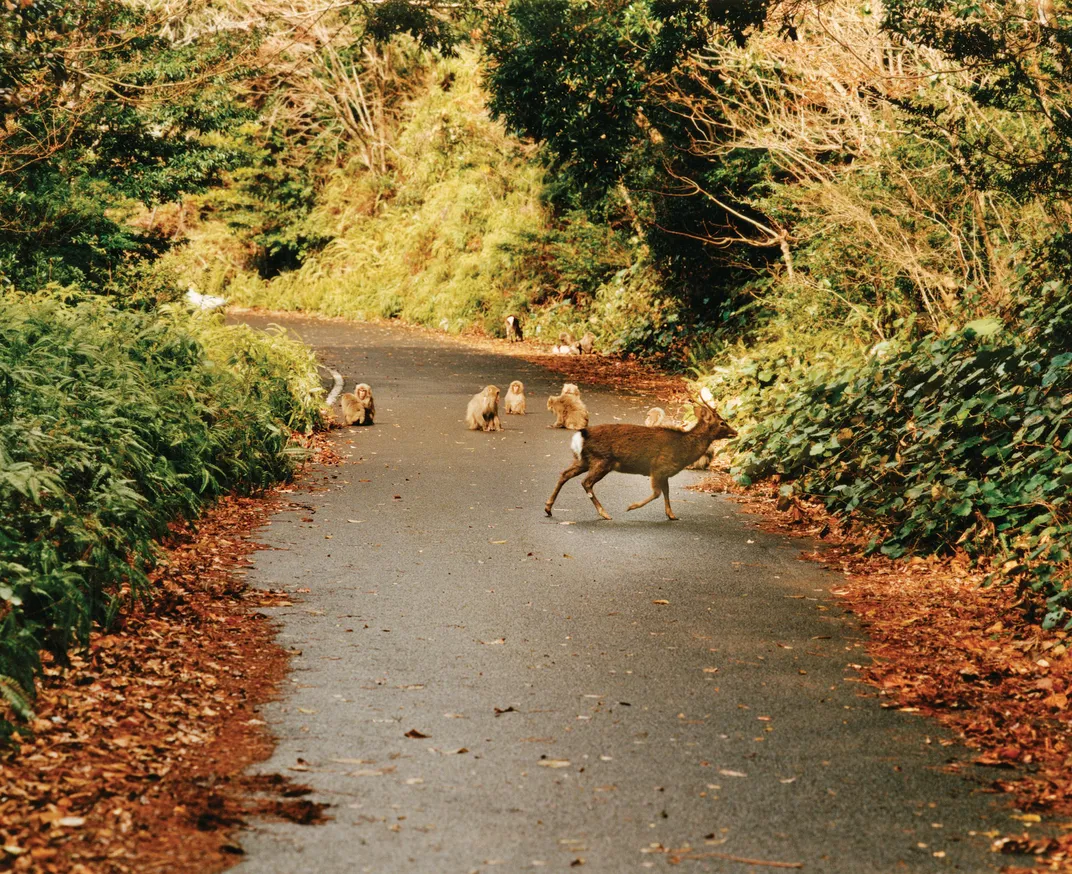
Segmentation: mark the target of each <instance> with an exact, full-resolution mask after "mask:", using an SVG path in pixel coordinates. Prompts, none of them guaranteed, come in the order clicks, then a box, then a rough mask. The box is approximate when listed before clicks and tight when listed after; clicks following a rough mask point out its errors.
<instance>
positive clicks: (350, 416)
mask: <svg viewBox="0 0 1072 874" xmlns="http://www.w3.org/2000/svg"><path fill="white" fill-rule="evenodd" d="M339 400H341V401H342V423H343V424H344V425H371V424H372V420H373V418H375V416H376V404H375V403H373V400H372V388H371V386H369V385H368V384H367V383H364V382H359V383H358V384H357V385H356V386H355V387H354V391H353V394H343V395H341V396H340V398H339Z"/></svg>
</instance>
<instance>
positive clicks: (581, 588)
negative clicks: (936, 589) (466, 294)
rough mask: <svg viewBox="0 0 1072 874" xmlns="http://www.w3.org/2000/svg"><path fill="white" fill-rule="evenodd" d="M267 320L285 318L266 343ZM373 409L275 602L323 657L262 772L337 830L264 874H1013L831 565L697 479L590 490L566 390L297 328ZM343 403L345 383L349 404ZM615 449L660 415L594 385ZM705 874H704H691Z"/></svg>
mask: <svg viewBox="0 0 1072 874" xmlns="http://www.w3.org/2000/svg"><path fill="white" fill-rule="evenodd" d="M246 320H247V321H250V322H251V323H254V324H264V323H265V322H266V321H267V320H264V319H259V318H255V317H249V318H247V319H246ZM275 321H279V322H281V323H283V324H285V325H287V326H288V327H290V328H292V329H294V330H296V331H297V332H298V333H299V334H300V336H301V337H302V338H303V339H304V340H306V341H307V342H308V343H310V344H311V345H312V346H313V347H314V348H316V350H317V351H318V353H319V354H320V356H321V360H322V361H323V362H325V363H326V364H328V365H330V366H331V367H334V368H336V369H337V370H339V371H341V372H342V373H343V374H344V376H345V378H346V388H347V390H350V389H352V387H353V383H354V382H355V380H360V381H364V382H368V383H370V384H371V385H372V387H373V390H374V393H375V398H376V409H377V413H378V415H377V420H376V425H375V426H373V427H372V428H349V429H340V430H338V431H336V432H334V438H333V439H334V443H335V446H336V447H337V449H338V451H339V452H340V453H341V454H342V455H343V456H344V463H343V465H342V466H341V467H337V468H328V469H319V470H314V471H313V472H312V473H311V474H310V475H308V476H306V477H304V478H303V480H302V481H301V483H300V484H299V485H298V486H297V487H296V488H295V489H294V491H293V493H291V494H290V495H289V497H290V498H291V499H292V501H293V503H292V504H290V505H288V506H285V507H283V508H281V510H280V512H279V513H278V514H277V515H276V516H275V517H274V518H273V520H272V522H271V525H270V527H268V528H266V529H265V530H264V531H263V532H262V539H263V541H264V542H265V543H266V544H267V545H269V546H270V547H272V548H270V549H267V550H264V551H261V552H259V553H258V554H257V556H256V567H255V569H254V570H253V571H252V572H251V575H252V579H253V582H254V584H255V585H257V586H262V587H265V588H274V589H284V590H286V591H287V592H292V593H294V597H293V602H294V603H293V606H290V607H281V608H278V609H274V610H271V611H268V612H271V613H273V614H274V615H275V616H276V617H277V618H278V620H279V622H280V627H281V631H280V641H281V643H282V644H283V645H284V646H285V647H287V648H289V649H293V650H295V651H298V652H300V654H298V655H295V656H294V658H293V661H292V673H291V676H290V680H289V683H288V685H287V687H286V689H285V693H284V695H283V697H282V700H280V701H279V702H277V703H274V704H272V705H270V706H268V707H267V708H265V711H264V715H263V718H264V719H265V720H266V721H267V722H268V723H269V725H270V727H271V730H272V731H273V732H274V733H275V734H276V735H277V737H278V740H279V744H278V747H277V749H276V752H275V755H274V757H273V758H272V759H271V760H270V761H268V762H266V763H264V765H263V766H262V770H264V771H269V772H272V771H279V772H281V773H285V774H288V775H290V776H292V777H294V778H295V779H297V780H300V781H302V782H306V783H308V784H311V785H312V786H313V787H314V788H315V795H314V796H313V797H314V798H315V799H317V800H320V801H325V802H329V803H330V804H331V805H332V807H331V809H330V815H331V816H332V817H333V818H332V819H331V821H330V822H328V823H327V824H325V825H320V826H299V825H292V824H288V823H274V822H260V823H256V824H255V825H254V827H253V828H251V829H250V830H248V831H247V832H245V833H244V835H243V837H242V841H241V842H242V845H243V847H244V848H245V851H246V854H247V855H246V857H245V860H244V861H243V863H242V864H241V865H240V866H239V867H238V868H236V869H234V870H235V871H237V872H240V874H269V872H272V874H274V872H299V871H316V872H323V874H333V872H376V874H394V872H420V874H440V872H444V874H446V872H450V874H453V872H459V874H467V872H504V874H505V872H515V871H517V872H519V871H529V870H553V871H564V870H566V869H572V868H583V870H585V871H591V872H606V874H618V872H625V871H634V870H635V871H644V870H651V869H654V870H663V869H666V868H669V867H671V866H674V864H675V862H677V863H678V864H679V865H680V866H683V867H682V868H681V870H689V871H697V872H700V871H716V872H746V871H748V872H757V871H766V870H777V869H772V868H770V867H766V866H757V865H749V864H745V863H743V862H737V861H732V860H731V859H728V858H725V857H727V856H728V857H741V858H747V859H753V860H758V861H762V862H767V863H769V862H779V863H801V864H802V865H803V869H804V870H805V871H812V872H822V874H841V872H843V874H867V872H876V874H894V872H940V871H967V872H986V871H996V870H998V868H999V867H1001V865H1002V864H1004V863H1007V862H1008V861H1009V860H1008V859H1007V858H1006V859H1001V858H1000V857H998V856H995V855H993V854H991V853H990V852H989V840H988V838H986V837H985V836H983V835H982V834H981V833H982V832H984V831H986V830H989V829H1001V830H1003V831H1009V830H1010V827H1014V826H1015V825H1016V823H1013V822H1010V820H1009V811H1008V810H1006V809H1003V808H1001V807H1000V804H1001V802H1000V801H999V800H996V798H997V797H996V796H994V795H991V794H987V793H986V792H985V791H984V790H985V783H984V779H985V775H982V776H980V777H978V778H977V779H976V780H975V781H973V780H972V779H970V778H966V777H965V776H963V775H955V774H950V773H946V772H944V771H943V767H944V766H945V765H946V764H948V763H949V762H951V761H955V760H963V759H967V758H969V757H970V754H969V753H968V751H966V750H964V749H962V748H960V747H958V746H957V745H951V744H950V742H949V741H948V739H947V738H946V737H945V735H943V734H942V732H941V731H940V729H939V728H938V727H937V726H936V724H934V723H933V722H930V721H927V720H924V719H922V718H920V717H918V716H915V715H911V714H907V713H902V712H897V711H896V710H892V709H883V708H882V707H881V703H880V702H881V699H879V698H877V697H876V696H875V694H874V691H873V690H871V689H869V688H868V687H865V686H863V685H861V684H860V683H859V682H858V681H857V679H856V672H855V670H854V669H853V667H852V665H853V664H854V663H855V664H859V663H861V662H863V661H864V660H865V653H864V650H863V644H862V633H861V631H860V630H859V628H858V627H857V626H856V625H855V624H854V622H853V621H852V618H851V617H846V616H844V615H843V614H842V612H841V611H840V610H839V608H838V606H837V604H836V599H835V598H833V597H832V596H831V595H830V590H831V588H836V587H837V583H838V579H837V577H836V576H834V575H832V574H830V573H828V572H824V571H823V570H821V569H820V568H819V567H817V566H816V565H815V564H814V563H811V562H806V561H802V560H800V559H799V554H800V551H801V550H802V549H803V548H807V547H808V544H807V543H806V542H804V541H791V540H788V539H785V538H782V537H777V536H772V535H768V534H764V533H763V532H761V531H759V530H757V529H756V528H755V526H754V521H753V520H752V519H750V518H749V517H748V516H747V515H744V514H742V513H740V512H739V511H738V510H737V509H736V508H735V506H734V504H733V503H732V502H730V501H728V500H726V499H723V498H719V497H712V496H710V495H703V494H699V493H693V492H688V491H685V490H684V489H683V488H682V487H683V486H684V485H687V484H688V483H689V482H694V481H696V480H697V478H698V477H697V475H695V474H692V473H688V472H686V473H683V474H681V475H679V476H677V477H675V478H674V479H673V480H672V481H671V497H672V500H673V506H674V510H675V512H676V513H677V514H678V515H679V516H680V517H681V520H682V521H680V522H676V523H671V522H667V521H666V520H665V517H664V515H663V510H662V506H661V502H659V501H655V502H652V503H651V504H649V505H648V506H647V507H645V508H643V509H642V510H638V511H636V512H634V513H629V514H626V513H625V512H624V510H625V506H626V505H627V504H629V503H630V502H632V501H634V500H637V499H639V498H641V497H644V496H646V495H647V494H648V492H649V488H648V483H647V481H646V480H645V479H643V478H641V477H635V476H624V475H621V474H612V475H611V476H609V477H607V478H606V479H605V480H603V482H602V483H601V484H600V485H598V486H597V487H596V491H597V494H598V495H599V497H600V499H601V500H602V502H603V504H604V506H606V508H607V510H608V511H609V512H610V513H611V515H612V516H614V517H615V518H614V521H613V522H604V521H600V520H598V519H597V517H596V514H595V511H594V509H593V508H592V505H591V504H590V502H589V501H588V499H587V498H586V497H585V495H584V493H583V491H582V489H581V486H580V479H577V480H574V481H572V482H571V483H569V484H567V486H566V487H565V488H564V489H563V491H562V494H561V496H560V497H559V500H558V503H557V505H556V508H555V514H554V517H553V518H550V519H549V518H547V517H546V516H545V515H544V513H543V503H544V501H545V500H546V499H547V496H548V494H549V493H550V491H551V489H552V487H553V486H554V484H555V481H556V478H557V476H558V474H559V472H560V471H561V470H562V469H563V468H564V467H566V465H567V464H568V463H569V461H570V460H571V455H570V451H569V448H568V444H569V440H570V437H571V436H572V435H571V432H568V431H562V430H549V429H548V428H547V427H546V426H547V425H548V423H549V422H550V421H551V414H550V413H548V412H547V411H546V409H545V404H546V397H547V395H548V394H550V393H552V392H553V391H554V392H557V391H558V389H559V388H560V386H561V379H560V378H556V377H555V375H554V374H551V373H549V372H547V371H544V370H542V369H540V368H538V367H536V366H533V365H530V364H527V363H525V362H523V361H520V360H518V359H516V358H511V357H507V356H505V355H493V354H488V353H485V352H480V351H474V350H472V349H470V348H467V347H466V346H464V345H462V344H460V343H457V342H454V341H451V340H449V339H447V338H438V337H435V336H432V335H429V334H427V333H420V332H415V331H409V330H406V329H403V328H394V327H385V326H377V325H352V324H345V323H341V322H324V321H302V320H299V319H290V318H288V319H276V320H275ZM512 379H522V380H523V381H524V382H525V385H526V389H527V394H528V406H529V415H527V416H525V417H518V416H505V415H504V416H503V417H502V419H503V424H504V427H505V430H504V431H503V432H501V433H497V434H485V433H480V432H470V431H467V430H466V429H465V426H464V424H463V415H464V412H465V406H466V403H467V401H468V399H469V397H470V396H471V395H472V394H474V393H475V392H477V391H478V390H479V389H480V388H481V387H482V386H484V385H485V384H487V383H495V384H497V385H499V386H500V388H502V389H503V392H504V393H505V390H506V387H507V386H508V384H509V382H510V381H511V380H512ZM329 384H330V379H329ZM581 390H582V394H583V396H584V398H585V400H586V402H587V403H588V406H589V409H590V411H591V414H592V416H591V421H592V424H599V423H605V422H613V421H632V422H639V421H642V420H643V415H644V411H645V408H646V405H645V404H644V403H642V402H641V401H640V400H639V399H633V400H628V399H623V398H619V397H617V396H615V395H613V394H611V393H609V392H606V391H603V390H600V389H598V388H596V387H592V386H585V385H583V384H582V385H581ZM679 860H680V861H679Z"/></svg>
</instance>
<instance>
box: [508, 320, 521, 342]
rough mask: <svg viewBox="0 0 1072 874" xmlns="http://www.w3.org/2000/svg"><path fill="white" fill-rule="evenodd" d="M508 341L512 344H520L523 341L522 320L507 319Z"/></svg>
mask: <svg viewBox="0 0 1072 874" xmlns="http://www.w3.org/2000/svg"><path fill="white" fill-rule="evenodd" d="M506 339H507V340H509V341H510V342H511V343H520V342H521V340H522V339H523V338H522V336H521V320H520V319H519V318H518V317H517V316H507V317H506Z"/></svg>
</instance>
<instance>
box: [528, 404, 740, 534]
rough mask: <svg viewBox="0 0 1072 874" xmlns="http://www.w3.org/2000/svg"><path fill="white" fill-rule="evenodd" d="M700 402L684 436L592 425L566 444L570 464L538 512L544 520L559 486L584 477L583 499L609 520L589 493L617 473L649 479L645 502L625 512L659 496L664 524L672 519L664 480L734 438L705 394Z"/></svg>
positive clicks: (634, 427)
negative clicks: (572, 457)
mask: <svg viewBox="0 0 1072 874" xmlns="http://www.w3.org/2000/svg"><path fill="white" fill-rule="evenodd" d="M703 399H704V403H702V404H696V406H695V407H694V410H695V412H696V426H695V427H694V428H692V429H691V430H689V431H680V430H678V429H676V428H649V427H647V426H645V425H597V426H596V427H594V428H586V429H582V430H580V431H578V432H577V433H576V434H574V435H573V440H572V442H571V443H570V446H571V448H572V449H573V454H574V455H575V456H576V459H575V460H574V462H573V464H571V465H570V466H569V467H567V468H566V469H565V470H564V471H562V475H561V476H560V477H559V478H558V484H557V485H556V486H555V490H554V491H553V492H552V493H551V497H550V498H548V500H547V504H546V505H545V506H544V512H546V513H547V515H548V516H550V515H551V508H552V507H553V506H554V504H555V499H556V498H557V497H558V493H559V491H560V490H561V489H562V486H564V485H565V484H566V483H567V482H569V481H570V480H571V479H573V478H574V477H575V476H580V475H581V474H582V473H585V472H587V474H588V476H586V477H585V478H584V481H583V482H582V484H581V485H582V486H583V487H584V491H585V494H587V495H588V497H589V498H590V499H591V501H592V504H593V505H594V506H595V508H596V512H597V513H599V515H600V516H602V517H603V518H604V519H610V516H609V515H607V511H606V510H604V509H603V505H602V504H600V503H599V499H598V498H597V497H596V496H595V492H593V491H592V489H593V487H594V486H595V484H596V483H597V482H599V481H600V480H601V479H603V477H605V476H606V475H607V474H608V473H611V472H612V471H618V472H619V473H635V474H639V475H641V476H649V477H651V496H650V497H648V498H647V499H646V500H643V501H637V502H636V503H635V504H630V505H629V509H630V510H636V509H639V508H640V507H643V506H644V505H645V504H648V503H650V502H651V501H654V500H655V499H656V498H657V497H659V495H662V496H663V501H664V503H665V505H666V518H667V519H671V520H674V519H677V516H675V515H674V511H673V510H671V509H670V477H672V476H673V475H674V474H676V473H678V472H679V471H681V470H682V469H683V468H684V467H686V466H687V465H689V464H691V463H692V462H694V461H696V460H697V459H698V458H699V457H700V456H701V455H703V454H704V452H705V451H707V448H708V446H710V445H711V441H712V440H719V439H722V438H726V437H736V436H737V432H736V431H734V430H733V428H732V427H731V426H730V425H729V423H728V422H726V420H725V419H723V418H722V417H721V416H720V415H719V414H718V413H716V412H715V410H714V408H713V399H711V394H710V392H708V391H707V390H706V389H705V390H704V392H703Z"/></svg>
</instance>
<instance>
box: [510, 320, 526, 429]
mask: <svg viewBox="0 0 1072 874" xmlns="http://www.w3.org/2000/svg"><path fill="white" fill-rule="evenodd" d="M506 339H507V340H509V341H510V342H511V343H520V342H521V341H522V339H524V338H523V337H522V336H521V320H520V319H519V318H518V317H517V316H507V317H506ZM507 412H509V410H507Z"/></svg>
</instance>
